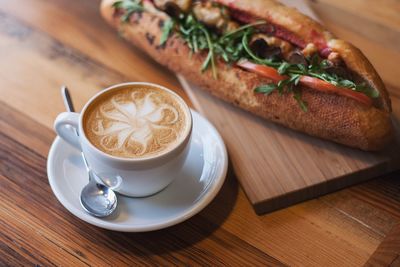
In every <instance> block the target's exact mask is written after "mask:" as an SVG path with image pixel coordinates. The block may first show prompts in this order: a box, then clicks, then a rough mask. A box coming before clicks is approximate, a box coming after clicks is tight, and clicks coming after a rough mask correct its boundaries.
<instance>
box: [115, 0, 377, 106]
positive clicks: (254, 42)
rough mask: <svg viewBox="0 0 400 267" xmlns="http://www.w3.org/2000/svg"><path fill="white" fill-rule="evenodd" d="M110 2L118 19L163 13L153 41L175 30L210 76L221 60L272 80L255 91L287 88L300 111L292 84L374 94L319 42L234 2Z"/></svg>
mask: <svg viewBox="0 0 400 267" xmlns="http://www.w3.org/2000/svg"><path fill="white" fill-rule="evenodd" d="M113 6H114V8H115V12H116V14H118V15H119V16H120V17H121V20H122V21H123V22H129V21H130V18H131V16H132V15H133V14H135V13H141V12H144V11H145V12H154V11H156V12H159V11H161V12H165V13H167V14H168V15H169V20H168V21H164V23H163V34H162V36H161V40H160V44H159V45H161V46H163V45H166V44H167V41H168V39H169V37H170V36H172V35H173V34H178V35H179V36H180V37H181V38H183V40H184V41H185V43H186V44H187V45H188V47H189V48H190V50H191V51H192V53H204V54H206V57H205V60H204V62H203V64H202V67H201V71H202V72H204V71H207V70H210V71H211V72H212V74H213V77H214V78H215V79H216V78H217V76H218V70H217V64H216V61H217V60H222V61H224V62H225V63H226V64H229V65H231V66H233V67H239V68H241V69H243V70H246V71H250V72H253V73H256V74H258V75H260V76H263V77H265V78H268V79H269V80H271V81H272V82H271V83H268V84H263V85H260V86H258V87H256V88H254V90H255V92H256V93H260V94H265V95H269V94H271V93H272V92H274V91H277V92H278V93H279V94H284V93H293V97H294V98H295V99H296V100H297V101H298V103H299V106H300V107H301V109H302V110H304V111H307V103H306V102H305V101H303V100H302V97H301V87H300V86H298V85H303V86H306V87H308V88H311V89H314V90H318V91H322V92H325V93H333V94H338V95H342V96H346V97H348V98H352V99H354V100H356V101H358V102H359V103H363V104H365V105H367V106H371V105H372V104H373V98H378V97H379V92H378V91H377V90H375V89H374V88H372V87H371V86H369V85H368V83H367V82H365V81H364V80H363V79H362V77H360V76H359V75H358V74H357V73H355V72H353V71H351V70H350V69H348V68H347V67H346V65H345V63H344V61H343V60H342V59H341V57H340V55H339V54H338V53H337V52H334V51H331V50H330V49H329V48H327V47H326V44H325V43H324V42H317V41H316V42H313V43H306V42H305V41H304V40H302V39H301V38H300V37H298V36H297V35H296V34H294V33H291V32H289V31H287V30H286V29H283V28H282V27H280V26H278V25H273V24H271V23H269V22H268V21H265V20H261V19H258V18H253V17H252V16H250V15H249V14H246V13H244V12H241V11H240V10H236V9H235V8H234V7H230V6H229V7H227V6H223V5H221V4H219V3H217V2H216V1H204V0H198V1H192V0H123V1H118V2H115V3H114V5H113ZM317 39H318V38H317Z"/></svg>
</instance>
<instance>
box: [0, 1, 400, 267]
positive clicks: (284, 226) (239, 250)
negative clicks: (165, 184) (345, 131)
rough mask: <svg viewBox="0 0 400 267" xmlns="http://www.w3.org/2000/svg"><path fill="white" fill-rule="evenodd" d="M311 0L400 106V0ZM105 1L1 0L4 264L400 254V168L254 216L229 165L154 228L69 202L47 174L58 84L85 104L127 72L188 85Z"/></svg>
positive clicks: (387, 257) (329, 260)
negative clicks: (90, 213)
mask: <svg viewBox="0 0 400 267" xmlns="http://www.w3.org/2000/svg"><path fill="white" fill-rule="evenodd" d="M310 4H311V5H312V7H313V8H314V9H315V11H316V12H317V14H318V15H319V16H320V17H321V19H322V21H323V22H324V23H325V24H326V25H327V27H328V28H329V29H331V30H332V31H333V32H335V33H336V34H337V35H339V36H341V37H343V38H345V39H348V40H350V41H352V42H353V43H354V44H356V45H357V46H359V47H360V48H361V49H362V50H363V51H364V52H365V53H366V54H367V55H368V57H369V58H370V59H371V61H372V62H373V63H374V65H375V66H376V68H377V69H378V71H379V73H380V74H381V76H382V77H383V79H384V80H385V82H386V84H387V86H388V88H389V90H390V92H391V94H392V99H393V104H394V108H395V109H400V86H399V82H398V78H399V75H400V68H399V62H400V16H399V15H398V14H399V13H400V5H399V3H398V1H395V0H383V1H374V0H364V1H355V0H340V1H339V0H336V1H333V0H318V1H310ZM98 5H99V1H93V0H92V1H68V0H52V1H47V0H35V1H31V0H30V1H28V0H26V1H23V0H13V1H0V70H1V71H0V84H1V86H0V97H1V98H0V101H1V103H0V112H1V113H0V114H1V116H0V160H1V162H0V195H1V201H0V265H31V266H32V265H34V264H39V265H41V266H49V265H64V266H77V265H94V266H99V265H114V266H121V265H133V264H155V265H159V264H162V265H170V264H174V265H241V266H243V265H296V266H301V265H303V266H304V265H307V266H333V265H336V266H353V265H354V266H359V265H362V264H364V263H365V262H366V261H367V260H368V259H369V258H370V257H371V255H373V257H372V258H371V259H370V260H369V263H370V264H371V265H373V266H375V265H376V264H378V263H380V264H382V265H385V264H390V263H392V264H393V265H399V263H400V260H399V258H397V257H398V255H399V251H400V244H399V240H398V236H399V233H400V230H399V229H400V228H399V227H397V226H396V225H398V224H399V223H400V181H399V179H398V178H400V173H393V174H388V175H386V176H384V177H380V178H377V179H374V180H372V181H370V182H368V183H365V184H361V185H358V186H355V187H352V188H349V189H346V190H342V191H339V192H337V193H334V194H330V195H327V196H324V197H320V198H318V199H315V200H311V201H308V202H305V203H303V204H299V205H296V206H293V207H290V208H287V209H284V210H280V211H277V212H274V213H271V214H267V215H264V216H257V215H256V214H255V213H254V211H253V209H252V207H251V206H250V204H249V202H248V201H247V199H246V197H245V195H244V194H243V191H242V190H241V189H240V187H239V185H238V183H237V181H236V179H235V175H234V173H232V171H231V172H230V173H229V175H228V178H227V181H226V183H225V185H224V186H223V188H222V191H221V192H220V193H219V195H218V196H217V197H216V199H215V200H214V201H213V202H212V203H211V205H209V206H208V207H207V208H206V209H204V210H203V211H202V212H201V213H200V214H198V215H196V216H195V217H193V218H192V219H190V220H188V221H186V222H184V223H181V224H179V225H177V226H174V227H171V228H168V229H165V230H161V231H156V232H151V233H141V234H127V233H118V232H110V231H106V230H103V229H99V228H96V227H94V226H91V225H89V224H87V223H84V222H82V221H80V220H79V219H77V218H76V217H74V216H73V215H72V214H70V213H69V212H68V211H66V210H65V209H64V208H63V206H62V205H61V204H60V203H59V202H58V201H57V199H56V198H55V196H54V195H53V194H52V191H51V189H50V186H49V184H48V181H47V174H46V158H47V153H48V150H49V147H50V145H51V143H52V141H53V139H54V137H55V134H54V132H53V130H52V124H53V120H54V118H55V116H56V115H57V114H58V113H59V112H61V111H63V110H64V108H63V104H62V101H61V99H60V95H59V87H60V85H61V84H64V83H65V84H67V85H68V86H69V87H70V89H71V91H72V95H73V97H74V100H75V102H76V106H77V107H78V108H80V107H81V106H82V105H83V103H85V101H87V100H88V98H89V97H90V96H92V95H93V94H94V93H95V92H97V91H98V90H100V89H101V88H104V87H106V86H107V85H110V84H114V83H119V82H122V81H150V82H155V83H159V84H162V85H165V86H167V87H170V88H172V89H174V90H176V91H177V92H179V93H180V94H181V95H183V96H184V93H183V92H182V90H181V88H180V86H179V84H178V82H177V80H176V79H175V77H174V75H173V74H172V73H170V72H168V71H167V70H165V69H164V68H162V67H160V66H158V65H156V64H155V63H154V62H152V61H151V60H150V59H149V58H148V57H147V56H145V55H143V54H142V53H141V52H140V51H138V50H136V49H135V48H132V47H131V46H130V45H128V44H127V43H126V42H124V41H123V40H121V39H120V38H118V36H117V35H116V33H115V32H114V31H113V30H112V29H111V28H110V27H108V26H107V25H106V24H105V23H104V22H103V20H102V19H101V18H100V16H99V12H98ZM396 87H397V88H396ZM184 97H185V96H184ZM186 99H187V98H186ZM378 246H379V248H378ZM377 248H378V249H377ZM374 252H375V253H374Z"/></svg>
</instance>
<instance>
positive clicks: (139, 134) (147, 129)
mask: <svg viewBox="0 0 400 267" xmlns="http://www.w3.org/2000/svg"><path fill="white" fill-rule="evenodd" d="M161 98H162V96H161V95H160V94H159V93H155V92H152V91H146V92H139V91H133V92H132V93H130V94H116V95H113V96H111V97H110V98H108V99H106V100H105V101H104V102H103V103H101V104H100V105H99V106H98V107H97V108H96V110H94V114H95V119H94V120H91V122H90V121H89V125H88V126H89V128H88V130H89V131H90V132H91V133H93V134H94V138H92V139H94V140H91V141H93V142H94V143H95V145H96V146H97V147H98V148H100V149H101V150H103V151H105V152H106V153H110V154H113V155H122V156H143V155H147V154H149V153H152V152H155V151H160V150H162V149H163V148H165V147H166V146H168V145H169V144H171V143H172V142H174V141H175V140H176V139H177V138H178V136H179V130H182V125H178V126H177V123H178V122H179V121H180V122H182V118H180V116H183V114H181V113H182V112H181V111H180V110H179V108H178V105H175V106H173V105H171V104H169V103H167V102H166V101H164V100H163V99H161ZM89 139H91V138H89Z"/></svg>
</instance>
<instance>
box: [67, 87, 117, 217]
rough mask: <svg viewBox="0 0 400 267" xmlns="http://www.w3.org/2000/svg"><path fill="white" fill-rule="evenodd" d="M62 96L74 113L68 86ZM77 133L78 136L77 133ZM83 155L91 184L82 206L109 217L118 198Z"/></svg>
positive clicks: (85, 191) (85, 188)
mask: <svg viewBox="0 0 400 267" xmlns="http://www.w3.org/2000/svg"><path fill="white" fill-rule="evenodd" d="M61 95H62V97H63V100H64V105H65V107H66V109H67V111H68V112H74V106H73V104H72V100H71V96H70V94H69V91H68V89H67V87H66V86H63V87H61ZM75 133H76V135H78V132H77V131H75ZM81 155H82V159H83V162H84V164H85V167H86V172H87V173H88V176H89V183H88V184H87V185H85V187H84V188H83V189H82V191H81V195H80V202H81V206H82V207H83V209H84V210H85V211H86V212H87V213H89V214H90V215H92V216H95V217H106V216H109V215H111V214H112V213H113V212H114V211H115V209H116V207H117V203H118V201H117V196H116V194H115V192H114V191H113V190H112V189H111V188H109V187H107V186H105V185H103V183H101V182H100V181H102V179H101V178H100V177H99V176H98V175H97V174H96V173H95V172H94V171H93V170H92V169H91V168H90V167H89V164H88V163H87V161H86V158H85V155H84V154H83V152H81Z"/></svg>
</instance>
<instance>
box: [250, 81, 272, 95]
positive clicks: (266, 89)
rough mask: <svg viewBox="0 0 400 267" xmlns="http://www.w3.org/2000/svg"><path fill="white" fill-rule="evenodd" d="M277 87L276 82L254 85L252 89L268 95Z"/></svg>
mask: <svg viewBox="0 0 400 267" xmlns="http://www.w3.org/2000/svg"><path fill="white" fill-rule="evenodd" d="M277 88H278V86H277V85H276V84H274V83H270V84H265V85H260V86H258V87H256V88H255V89H254V92H256V93H262V94H265V95H269V94H270V93H272V92H273V91H274V90H275V89H277Z"/></svg>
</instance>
